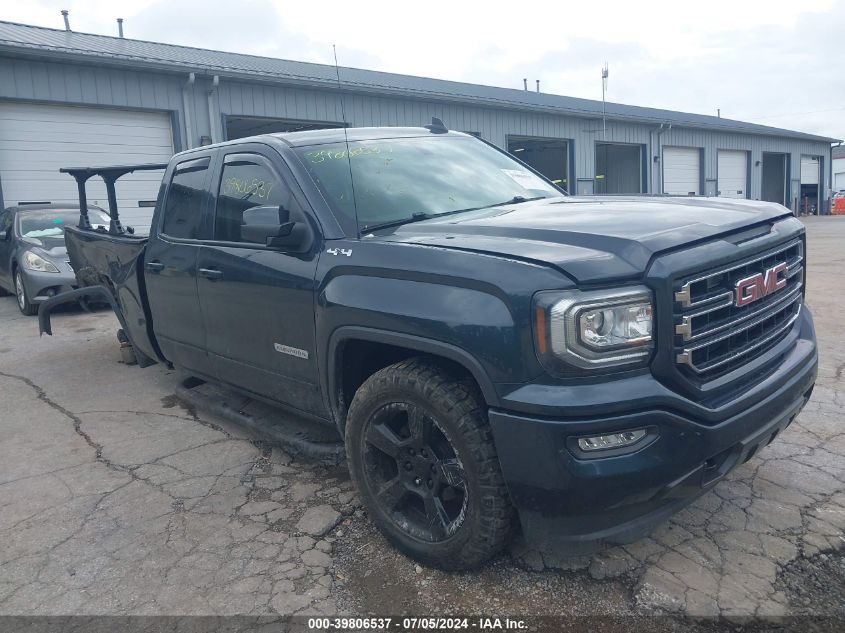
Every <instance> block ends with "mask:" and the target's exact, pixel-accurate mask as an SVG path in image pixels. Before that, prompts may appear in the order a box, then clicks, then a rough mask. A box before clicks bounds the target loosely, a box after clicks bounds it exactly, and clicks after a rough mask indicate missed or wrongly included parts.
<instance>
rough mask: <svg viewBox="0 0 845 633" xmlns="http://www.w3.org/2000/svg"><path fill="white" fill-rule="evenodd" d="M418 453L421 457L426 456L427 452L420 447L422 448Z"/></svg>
mask: <svg viewBox="0 0 845 633" xmlns="http://www.w3.org/2000/svg"><path fill="white" fill-rule="evenodd" d="M420 455H422V456H423V457H428V453H427V452H426V450H425V449H422V450H421V451H420Z"/></svg>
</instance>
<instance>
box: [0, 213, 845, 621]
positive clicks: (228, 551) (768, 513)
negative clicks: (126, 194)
mask: <svg viewBox="0 0 845 633" xmlns="http://www.w3.org/2000/svg"><path fill="white" fill-rule="evenodd" d="M807 224H808V232H809V257H808V261H809V294H808V302H809V304H810V306H811V307H812V309H813V311H814V314H815V317H816V326H817V330H818V334H819V340H820V349H821V359H820V370H819V371H820V373H819V382H818V385H817V387H816V390H815V392H814V395H813V398H812V400H811V402H810V403H809V405H808V406H807V408H806V409H805V410H804V412H803V413H802V414H801V415H800V416H799V418H798V420H797V421H796V422H795V423H793V424H792V426H790V428H789V429H787V430H786V431H785V432H784V433H783V434H782V435H781V436H780V437H779V438H778V439H777V440H776V441H775V443H773V444H772V445H771V446H769V447H768V448H766V449H764V450H763V451H761V452H760V453H759V454H758V455H757V456H755V457H754V458H753V459H752V460H751V461H750V462H748V463H747V464H745V465H743V466H742V467H740V468H738V469H737V470H735V471H734V472H733V473H731V475H730V476H729V477H728V478H726V479H725V480H724V481H722V482H721V483H720V484H719V485H718V486H717V487H716V488H715V490H714V491H713V492H711V493H709V494H707V495H705V496H704V497H702V498H701V499H700V500H699V501H698V502H696V503H695V504H694V505H693V506H691V507H689V508H688V509H686V510H684V511H683V512H682V513H680V514H678V515H676V516H675V517H673V518H672V519H671V520H670V521H668V522H667V523H666V524H664V525H662V526H660V527H659V528H657V529H656V530H655V531H654V532H653V533H652V534H651V535H650V536H649V537H648V538H646V539H643V540H642V541H640V542H638V543H635V544H633V545H631V546H627V547H617V548H613V549H610V550H606V551H604V552H601V553H600V554H597V555H595V556H590V557H581V558H574V559H563V558H559V557H556V556H552V555H549V554H543V553H540V552H536V551H532V550H530V549H527V548H525V547H524V546H523V545H521V544H520V543H518V542H517V543H516V544H515V545H514V547H513V548H511V550H510V551H508V552H506V553H505V554H504V555H502V556H501V557H499V558H498V559H497V560H496V561H494V562H493V563H491V564H490V565H488V566H486V567H485V568H484V569H482V570H480V571H478V572H475V573H461V574H445V573H442V572H438V571H434V570H430V569H423V568H421V567H418V566H417V565H415V564H414V563H413V562H412V561H410V560H408V559H406V558H404V557H403V556H402V555H400V554H398V553H397V552H395V551H394V550H393V549H392V548H391V547H390V546H389V545H388V544H387V543H386V542H385V540H384V539H383V538H382V537H381V536H380V535H379V534H378V533H377V532H376V531H375V530H374V529H373V527H372V526H371V524H370V523H369V522H368V521H367V518H366V516H365V515H364V513H363V511H362V510H361V509H360V508H359V506H358V503H357V499H356V496H355V493H354V491H353V490H352V487H351V485H350V482H349V478H348V474H347V473H346V471H345V469H344V468H343V467H339V468H327V467H325V466H322V465H320V464H318V463H316V462H314V461H309V460H308V459H307V458H304V457H301V456H296V455H291V454H289V453H288V452H286V451H284V450H281V449H280V448H279V447H278V446H277V445H274V444H273V443H271V442H268V441H266V439H261V438H259V437H256V436H255V435H253V434H252V433H251V432H249V431H247V430H246V429H244V428H242V427H238V426H237V425H233V424H231V423H230V422H227V421H226V420H222V419H217V418H214V417H212V416H210V415H206V414H204V413H197V412H195V411H193V410H191V409H186V408H183V407H181V406H180V405H179V404H178V403H177V401H176V399H175V397H174V390H175V388H176V386H177V384H178V382H179V378H180V377H179V376H178V375H177V374H176V373H174V372H171V371H167V370H166V369H165V368H163V367H160V366H155V367H151V368H148V369H143V370H141V369H138V368H137V367H129V366H126V365H123V364H121V363H120V362H119V359H120V355H119V352H118V349H117V345H116V343H115V337H114V333H115V329H116V321H115V319H114V318H113V317H112V316H111V315H110V314H108V313H103V312H100V313H94V314H88V313H84V312H73V311H69V312H66V313H63V314H60V315H57V317H56V318H55V321H54V331H55V332H56V335H55V336H54V337H52V338H48V337H44V338H39V337H38V333H37V324H36V321H35V320H34V319H32V318H27V317H22V316H21V315H20V314H19V313H18V311H17V309H16V306H15V305H14V299H12V298H2V299H0V323H2V327H0V404H2V408H0V410H2V414H0V430H2V433H3V441H2V442H1V443H0V615H32V614H53V615H67V614H87V615H97V614H109V615H127V614H156V615H187V614H199V615H232V614H245V615H270V616H272V615H274V614H292V613H300V614H302V613H310V614H335V613H348V614H365V613H372V614H385V613H392V614H399V613H407V614H417V615H422V614H433V615H442V614H459V613H460V614H470V613H476V614H477V613H492V614H500V615H511V616H514V615H519V614H524V615H534V616H536V615H568V616H575V615H577V616H589V615H595V616H622V617H624V619H623V620H620V621H619V622H617V623H616V624H614V622H616V621H613V620H607V619H604V620H599V621H596V620H589V619H588V620H579V622H581V623H582V628H588V629H590V630H591V631H599V630H630V629H631V628H632V627H633V628H636V629H638V630H649V629H651V628H653V627H657V626H660V627H663V628H673V627H674V628H678V630H689V628H688V627H691V626H692V627H693V628H695V629H701V630H710V629H711V628H712V626H713V625H712V623H710V622H709V621H708V620H706V619H705V620H701V621H697V622H696V623H691V622H690V621H688V620H680V619H677V618H679V617H681V616H696V617H704V618H706V617H710V616H727V617H731V618H743V617H749V616H757V617H760V616H771V617H776V616H783V615H825V614H836V613H839V614H842V612H843V586H845V583H843V566H842V565H843V563H842V560H843V559H842V553H841V550H840V548H841V547H842V545H843V544H845V537H843V530H845V426H843V421H845V395H844V393H845V392H844V391H843V390H845V377H843V373H845V340H843V339H844V338H845V337H843V335H842V331H843V330H842V325H841V316H840V315H841V314H842V313H843V311H845V295H843V293H842V284H841V280H840V272H839V271H840V270H841V269H842V268H843V266H845V250H843V248H842V244H843V243H845V218H838V217H835V218H811V219H809V220H808V221H807ZM280 417H284V416H283V415H282V414H280ZM652 614H660V616H661V617H660V618H659V619H654V618H651V617H649V616H650V615H652ZM631 618H635V619H634V620H632V619H631ZM738 621H739V620H738ZM617 625H618V626H619V627H621V628H618V629H616V628H614V627H615V626H617Z"/></svg>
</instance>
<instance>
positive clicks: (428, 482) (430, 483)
mask: <svg viewBox="0 0 845 633" xmlns="http://www.w3.org/2000/svg"><path fill="white" fill-rule="evenodd" d="M426 484H428V487H429V488H431V487H432V486H434V484H433V483H432V482H431V479H429V480H428V481H427V482H426Z"/></svg>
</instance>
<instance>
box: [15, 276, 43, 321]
mask: <svg viewBox="0 0 845 633" xmlns="http://www.w3.org/2000/svg"><path fill="white" fill-rule="evenodd" d="M15 297H16V298H17V300H18V308H20V311H21V312H22V313H23V314H25V315H26V316H32V315H34V314H37V313H38V305H37V304H35V303H31V302H30V300H29V297H28V296H27V294H26V286H24V284H23V277H22V276H21V269H20V268H18V269H17V270H16V271H15Z"/></svg>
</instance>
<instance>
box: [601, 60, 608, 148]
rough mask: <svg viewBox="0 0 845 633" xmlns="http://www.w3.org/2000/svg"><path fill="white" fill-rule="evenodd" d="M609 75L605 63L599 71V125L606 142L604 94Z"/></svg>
mask: <svg viewBox="0 0 845 633" xmlns="http://www.w3.org/2000/svg"><path fill="white" fill-rule="evenodd" d="M608 75H609V71H608V67H607V62H605V63H604V67H603V68H602V69H601V123H602V139H603V140H607V104H606V102H605V93H606V92H607V78H608Z"/></svg>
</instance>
